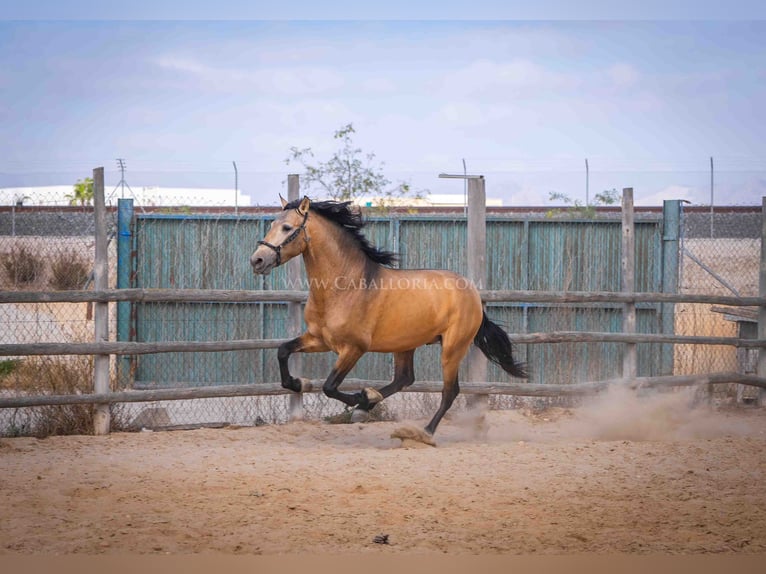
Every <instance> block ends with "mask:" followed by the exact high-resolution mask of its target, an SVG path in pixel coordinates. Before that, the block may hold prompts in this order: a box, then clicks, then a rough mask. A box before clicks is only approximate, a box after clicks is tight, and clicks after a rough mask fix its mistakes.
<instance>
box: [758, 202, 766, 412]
mask: <svg viewBox="0 0 766 574" xmlns="http://www.w3.org/2000/svg"><path fill="white" fill-rule="evenodd" d="M758 295H759V296H760V297H766V197H763V198H761V266H760V271H759V273H758ZM758 338H759V339H763V338H766V305H760V306H759V307H758ZM756 373H757V374H758V376H759V377H766V348H763V347H761V348H760V349H758V364H757V366H756ZM757 402H758V404H759V405H760V406H763V405H764V403H766V390H765V389H761V390H760V391H759V392H758V401H757Z"/></svg>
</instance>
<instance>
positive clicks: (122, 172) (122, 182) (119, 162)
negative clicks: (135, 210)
mask: <svg viewBox="0 0 766 574" xmlns="http://www.w3.org/2000/svg"><path fill="white" fill-rule="evenodd" d="M117 167H119V168H120V183H118V184H117V185H118V186H120V188H121V189H120V197H121V198H122V199H125V160H124V159H123V158H121V157H118V158H117Z"/></svg>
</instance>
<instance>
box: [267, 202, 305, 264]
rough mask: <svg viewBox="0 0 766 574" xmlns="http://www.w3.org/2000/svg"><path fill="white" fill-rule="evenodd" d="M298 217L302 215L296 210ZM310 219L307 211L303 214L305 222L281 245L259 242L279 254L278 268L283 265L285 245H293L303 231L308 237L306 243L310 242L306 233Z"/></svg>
mask: <svg viewBox="0 0 766 574" xmlns="http://www.w3.org/2000/svg"><path fill="white" fill-rule="evenodd" d="M295 211H296V212H297V213H298V215H300V213H301V212H300V211H298V210H297V209H296V210H295ZM308 218H309V212H308V209H307V210H306V213H304V214H303V221H301V224H300V225H299V226H298V227H296V228H295V231H293V232H292V233H291V234H290V235H288V236H287V239H285V240H284V241H283V242H282V243H280V244H279V245H272V244H271V243H269V242H268V241H259V242H258V245H265V246H266V247H268V248H269V249H273V250H274V253H276V254H277V267H279V266H280V265H281V264H282V248H283V247H284V246H285V245H288V244H289V243H292V242H293V241H295V240H296V238H297V237H298V236H299V235H300V234H301V231H303V233H304V235H305V236H306V243H308V241H309V235H308V233H307V232H306V220H307V219H308Z"/></svg>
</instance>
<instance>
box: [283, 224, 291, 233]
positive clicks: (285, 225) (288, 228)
mask: <svg viewBox="0 0 766 574" xmlns="http://www.w3.org/2000/svg"><path fill="white" fill-rule="evenodd" d="M291 229H292V227H291V226H289V225H287V224H286V223H285V224H284V225H283V226H282V231H290V230H291Z"/></svg>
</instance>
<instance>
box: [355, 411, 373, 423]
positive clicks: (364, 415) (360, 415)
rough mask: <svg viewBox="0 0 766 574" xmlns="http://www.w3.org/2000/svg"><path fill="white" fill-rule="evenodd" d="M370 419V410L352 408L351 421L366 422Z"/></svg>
mask: <svg viewBox="0 0 766 574" xmlns="http://www.w3.org/2000/svg"><path fill="white" fill-rule="evenodd" d="M369 420H370V411H366V410H364V409H358V408H357V409H354V410H353V411H351V422H352V423H366V422H367V421H369Z"/></svg>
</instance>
